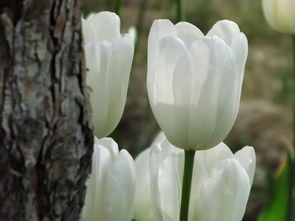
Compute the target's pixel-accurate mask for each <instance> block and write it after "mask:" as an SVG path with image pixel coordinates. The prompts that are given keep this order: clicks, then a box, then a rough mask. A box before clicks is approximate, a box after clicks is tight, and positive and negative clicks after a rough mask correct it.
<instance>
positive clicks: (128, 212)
mask: <svg viewBox="0 0 295 221" xmlns="http://www.w3.org/2000/svg"><path fill="white" fill-rule="evenodd" d="M108 175H109V176H108V178H107V187H106V195H107V196H106V197H107V200H106V201H107V202H106V211H107V219H106V220H108V221H118V220H122V221H130V220H131V218H132V217H131V216H132V210H133V202H134V192H135V176H136V174H135V166H134V161H133V159H132V157H131V156H130V155H129V153H128V152H127V151H126V150H122V151H120V153H119V154H118V155H117V157H116V158H115V160H114V162H113V164H112V165H111V167H110V168H109V173H108Z"/></svg>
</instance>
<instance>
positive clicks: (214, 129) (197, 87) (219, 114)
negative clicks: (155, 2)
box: [147, 20, 248, 150]
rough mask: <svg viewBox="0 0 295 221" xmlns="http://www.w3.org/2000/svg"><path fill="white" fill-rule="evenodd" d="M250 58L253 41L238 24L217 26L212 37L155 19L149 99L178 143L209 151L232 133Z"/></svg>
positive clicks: (188, 26) (150, 47)
mask: <svg viewBox="0 0 295 221" xmlns="http://www.w3.org/2000/svg"><path fill="white" fill-rule="evenodd" d="M247 54H248V42H247V38H246V36H245V35H244V34H243V33H242V32H240V29H239V27H238V25H237V24H236V23H234V22H232V21H227V20H223V21H219V22H217V23H216V24H215V25H214V26H213V27H212V29H211V30H210V31H209V32H208V34H207V35H206V36H204V35H203V33H202V32H201V31H200V30H199V29H198V28H197V27H195V26H194V25H192V24H190V23H187V22H179V23H177V24H176V25H173V24H172V23H171V22H170V21H169V20H156V21H154V23H153V25H152V27H151V30H150V34H149V39H148V74H147V89H148V96H149V101H150V104H151V108H152V111H153V113H154V115H155V118H156V120H157V122H158V124H159V125H160V127H161V129H162V130H163V132H164V133H165V135H166V136H167V138H168V140H169V141H170V142H171V143H172V144H174V145H175V146H177V147H179V148H183V149H186V150H203V149H209V148H211V147H213V146H215V145H217V144H218V143H220V142H221V141H222V140H223V139H224V138H225V137H226V136H227V135H228V133H229V131H230V130H231V128H232V126H233V124H234V122H235V119H236V116H237V113H238V109H239V102H240V96H241V88H242V82H243V77H244V68H245V63H246V59H247Z"/></svg>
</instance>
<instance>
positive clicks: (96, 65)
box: [82, 12, 134, 138]
mask: <svg viewBox="0 0 295 221" xmlns="http://www.w3.org/2000/svg"><path fill="white" fill-rule="evenodd" d="M82 31H83V37H84V50H85V59H86V67H87V69H88V72H87V78H86V79H87V84H88V85H89V87H90V102H91V105H92V112H93V116H92V121H93V124H94V129H95V135H96V136H97V137H99V138H102V137H105V136H107V135H109V134H110V133H111V132H112V131H113V130H114V129H115V127H116V126H117V125H118V123H119V121H120V119H121V117H122V114H123V110H124V106H125V102H126V95H127V88H128V81H129V75H130V70H131V64H132V59H133V52H134V43H133V40H132V38H131V36H130V34H125V35H123V36H121V34H120V18H119V17H118V16H117V15H116V14H114V13H111V12H100V13H98V14H95V15H91V16H89V17H88V18H87V19H86V20H84V19H82Z"/></svg>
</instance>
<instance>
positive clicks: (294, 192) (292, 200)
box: [288, 35, 295, 221]
mask: <svg viewBox="0 0 295 221" xmlns="http://www.w3.org/2000/svg"><path fill="white" fill-rule="evenodd" d="M292 43H293V59H292V61H293V68H294V69H293V85H292V90H291V92H292V95H291V96H292V98H291V99H292V104H293V149H292V150H291V151H290V153H289V163H290V174H289V179H290V190H289V191H290V192H289V208H288V221H293V220H295V35H293V36H292Z"/></svg>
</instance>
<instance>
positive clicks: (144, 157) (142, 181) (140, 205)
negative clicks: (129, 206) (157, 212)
mask: <svg viewBox="0 0 295 221" xmlns="http://www.w3.org/2000/svg"><path fill="white" fill-rule="evenodd" d="M150 150H151V149H150V148H148V149H146V150H144V151H143V152H142V153H140V154H139V155H138V157H137V158H136V159H135V167H136V190H135V201H134V212H133V218H134V219H136V220H141V221H154V220H155V217H154V214H153V207H152V204H153V202H152V198H151V184H150V165H149V162H150V160H149V157H150Z"/></svg>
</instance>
